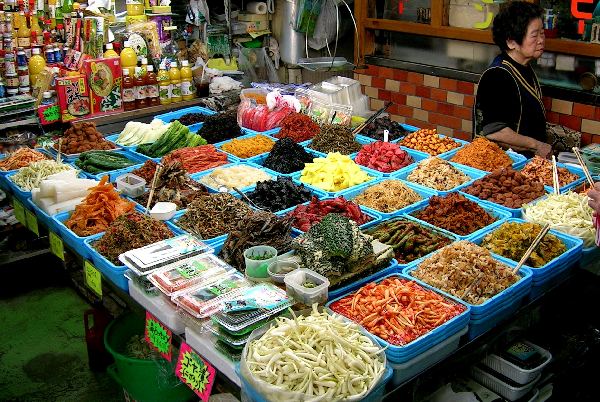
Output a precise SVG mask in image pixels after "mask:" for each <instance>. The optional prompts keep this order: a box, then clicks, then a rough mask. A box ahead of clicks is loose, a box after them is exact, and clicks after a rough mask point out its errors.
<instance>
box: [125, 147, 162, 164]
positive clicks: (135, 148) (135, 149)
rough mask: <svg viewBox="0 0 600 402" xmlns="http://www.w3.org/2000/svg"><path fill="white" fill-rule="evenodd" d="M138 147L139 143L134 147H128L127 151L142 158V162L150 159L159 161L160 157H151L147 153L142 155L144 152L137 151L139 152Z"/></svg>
mask: <svg viewBox="0 0 600 402" xmlns="http://www.w3.org/2000/svg"><path fill="white" fill-rule="evenodd" d="M138 147H139V145H136V146H135V147H133V148H130V149H129V153H131V154H132V155H135V156H137V157H138V158H140V159H142V162H146V161H147V160H152V161H154V162H156V163H159V162H160V160H161V159H162V158H151V157H149V156H148V155H144V154H142V153H139V152H138V151H137V149H138Z"/></svg>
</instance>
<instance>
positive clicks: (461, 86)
mask: <svg viewBox="0 0 600 402" xmlns="http://www.w3.org/2000/svg"><path fill="white" fill-rule="evenodd" d="M456 92H460V93H461V94H467V95H474V94H475V84H473V83H472V82H466V81H457V82H456Z"/></svg>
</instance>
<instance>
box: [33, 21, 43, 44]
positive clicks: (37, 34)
mask: <svg viewBox="0 0 600 402" xmlns="http://www.w3.org/2000/svg"><path fill="white" fill-rule="evenodd" d="M34 32H35V38H36V39H35V41H36V43H42V41H43V40H44V37H43V30H42V27H41V26H40V23H39V21H38V17H37V16H35V15H32V16H31V34H32V38H31V40H32V41H33V33H34Z"/></svg>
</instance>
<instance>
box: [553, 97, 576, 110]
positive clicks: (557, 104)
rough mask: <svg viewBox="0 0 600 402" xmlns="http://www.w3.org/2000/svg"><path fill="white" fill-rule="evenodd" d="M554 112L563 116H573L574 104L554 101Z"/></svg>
mask: <svg viewBox="0 0 600 402" xmlns="http://www.w3.org/2000/svg"><path fill="white" fill-rule="evenodd" d="M552 111H553V112H556V113H562V114H572V113H573V102H569V101H564V100H561V99H552Z"/></svg>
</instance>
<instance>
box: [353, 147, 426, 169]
mask: <svg viewBox="0 0 600 402" xmlns="http://www.w3.org/2000/svg"><path fill="white" fill-rule="evenodd" d="M364 141H365V140H364V139H359V140H358V142H360V143H361V144H365V145H366V144H368V143H367V142H364ZM374 142H376V141H372V142H371V143H374ZM400 148H401V149H402V150H403V151H405V152H407V153H408V155H410V157H411V158H412V160H413V162H412V163H410V164H409V165H408V166H405V167H403V168H401V169H398V170H395V171H393V172H389V173H386V172H380V171H379V170H377V169H373V168H369V167H367V166H364V165H361V166H362V167H364V168H365V169H366V170H367V172H375V173H379V174H380V175H381V176H383V177H395V176H396V175H398V174H399V173H400V172H402V171H403V170H404V169H408V168H409V167H411V166H416V164H417V163H419V162H420V161H422V160H425V159H427V158H428V156H427V154H424V153H422V152H418V151H415V150H414V149H410V148H406V147H400ZM359 153H360V151H359ZM357 157H358V153H357V154H356V156H355V157H354V158H352V160H353V161H354V162H355V163H357V164H358V162H356V158H357Z"/></svg>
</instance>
